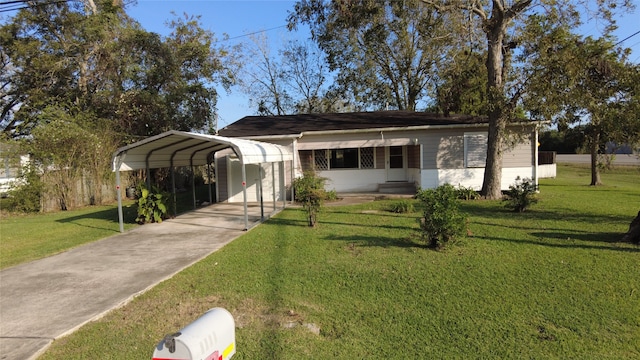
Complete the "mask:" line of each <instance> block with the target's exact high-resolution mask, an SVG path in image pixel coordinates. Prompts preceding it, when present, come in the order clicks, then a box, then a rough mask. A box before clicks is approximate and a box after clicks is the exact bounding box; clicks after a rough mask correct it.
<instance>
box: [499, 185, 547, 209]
mask: <svg viewBox="0 0 640 360" xmlns="http://www.w3.org/2000/svg"><path fill="white" fill-rule="evenodd" d="M537 190H538V189H537V187H536V184H535V183H534V182H533V180H531V179H529V178H524V179H521V178H520V177H519V176H518V177H517V178H516V182H515V184H513V185H510V186H509V190H508V191H506V192H505V195H504V198H503V199H502V201H504V202H506V203H507V204H506V205H505V207H506V208H507V209H512V210H513V211H515V212H524V211H525V210H526V209H527V208H528V207H529V206H531V205H533V204H535V203H537V202H538V199H537V198H536V191H537Z"/></svg>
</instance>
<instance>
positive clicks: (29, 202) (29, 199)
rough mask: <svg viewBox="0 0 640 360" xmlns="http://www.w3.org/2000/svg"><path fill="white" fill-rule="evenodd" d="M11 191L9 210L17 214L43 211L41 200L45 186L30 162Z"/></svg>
mask: <svg viewBox="0 0 640 360" xmlns="http://www.w3.org/2000/svg"><path fill="white" fill-rule="evenodd" d="M14 185H15V187H14V188H13V189H12V190H11V191H9V194H8V195H9V197H8V201H7V202H6V203H7V208H8V210H9V211H15V212H25V213H28V212H38V211H40V209H41V205H40V202H41V199H42V194H43V192H44V184H43V182H42V179H41V177H40V174H39V173H38V170H37V169H36V166H35V165H34V164H33V163H32V162H30V163H28V164H27V165H25V166H24V167H23V168H22V172H21V173H20V176H19V177H18V180H17V181H16V184H14Z"/></svg>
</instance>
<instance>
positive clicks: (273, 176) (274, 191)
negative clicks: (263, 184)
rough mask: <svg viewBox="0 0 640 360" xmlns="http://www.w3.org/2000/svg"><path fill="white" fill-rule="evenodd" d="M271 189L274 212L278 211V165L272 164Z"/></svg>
mask: <svg viewBox="0 0 640 360" xmlns="http://www.w3.org/2000/svg"><path fill="white" fill-rule="evenodd" d="M271 189H272V191H273V192H272V194H273V211H274V212H275V211H276V163H273V162H272V163H271Z"/></svg>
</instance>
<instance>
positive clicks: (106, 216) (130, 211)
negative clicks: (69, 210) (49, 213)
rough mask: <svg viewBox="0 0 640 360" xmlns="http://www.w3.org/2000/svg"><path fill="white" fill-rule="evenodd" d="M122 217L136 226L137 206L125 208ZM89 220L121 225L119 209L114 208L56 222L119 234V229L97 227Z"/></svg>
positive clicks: (126, 222) (132, 205)
mask: <svg viewBox="0 0 640 360" xmlns="http://www.w3.org/2000/svg"><path fill="white" fill-rule="evenodd" d="M122 216H123V221H124V223H125V224H135V220H136V216H137V209H136V206H135V205H134V204H131V205H127V206H123V207H122ZM87 220H102V221H107V222H109V223H114V224H118V223H119V220H118V208H117V207H113V208H109V209H103V210H98V211H93V212H87V213H84V214H82V215H75V216H69V217H65V218H62V219H58V220H56V222H59V223H72V224H75V225H78V226H83V227H87V228H92V229H99V230H112V231H114V232H119V229H118V228H117V227H114V228H111V227H101V226H95V225H92V223H91V222H90V221H87Z"/></svg>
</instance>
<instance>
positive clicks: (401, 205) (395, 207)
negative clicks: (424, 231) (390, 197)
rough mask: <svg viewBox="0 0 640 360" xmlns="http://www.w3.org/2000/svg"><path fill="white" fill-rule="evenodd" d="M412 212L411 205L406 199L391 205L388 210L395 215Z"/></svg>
mask: <svg viewBox="0 0 640 360" xmlns="http://www.w3.org/2000/svg"><path fill="white" fill-rule="evenodd" d="M414 210H415V209H414V207H413V203H412V202H411V201H409V200H406V199H404V200H398V201H396V202H394V203H392V204H391V207H390V209H389V211H391V212H394V213H397V214H404V213H411V212H413V211H414Z"/></svg>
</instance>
